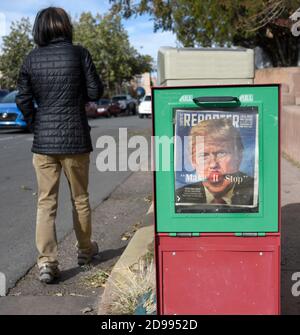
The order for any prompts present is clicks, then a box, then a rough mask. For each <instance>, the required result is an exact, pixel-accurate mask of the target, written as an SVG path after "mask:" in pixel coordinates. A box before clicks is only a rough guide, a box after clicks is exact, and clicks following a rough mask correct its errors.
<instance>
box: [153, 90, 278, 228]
mask: <svg viewBox="0 0 300 335" xmlns="http://www.w3.org/2000/svg"><path fill="white" fill-rule="evenodd" d="M279 87H280V86H279V85H241V86H210V87H200V86H199V87H172V88H168V87H164V88H162V87H158V88H153V90H152V96H153V109H154V112H153V114H154V121H153V122H154V135H155V136H156V138H155V156H156V157H155V165H156V171H155V193H156V194H155V201H156V230H157V232H161V233H162V232H167V233H176V232H191V233H201V232H233V233H239V232H258V233H265V232H278V226H279V225H278V191H279V188H278V180H279V179H278V173H279V171H278V160H279V157H278V151H279V150H278V146H279V143H278V141H279V124H278V123H279V94H280V93H279V92H280V90H279ZM215 96H232V97H238V98H239V100H240V107H242V108H243V107H255V108H257V109H258V149H259V155H258V157H259V158H258V162H259V164H258V176H259V186H258V189H259V197H258V202H259V204H258V212H255V213H240V212H238V213H203V212H202V213H176V212H175V187H174V185H175V175H174V144H171V146H170V148H171V149H170V157H171V165H170V167H167V166H161V165H162V161H163V157H162V155H163V154H165V152H163V151H162V150H158V148H159V138H161V137H163V136H167V137H168V138H169V139H171V138H172V137H173V136H174V118H173V116H174V115H173V113H174V108H195V107H197V106H196V105H195V103H194V101H193V98H195V97H215ZM230 108H231V107H230ZM164 168H165V171H164ZM168 169H169V170H168Z"/></svg>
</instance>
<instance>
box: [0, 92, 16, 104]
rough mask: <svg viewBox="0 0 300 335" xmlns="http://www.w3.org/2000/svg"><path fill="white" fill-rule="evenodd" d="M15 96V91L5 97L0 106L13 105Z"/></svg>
mask: <svg viewBox="0 0 300 335" xmlns="http://www.w3.org/2000/svg"><path fill="white" fill-rule="evenodd" d="M16 95H17V91H13V92H11V93H8V94H7V95H6V96H5V97H3V98H2V100H1V101H0V103H1V104H7V103H15V102H16Z"/></svg>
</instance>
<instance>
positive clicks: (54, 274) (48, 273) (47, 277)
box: [39, 264, 60, 284]
mask: <svg viewBox="0 0 300 335" xmlns="http://www.w3.org/2000/svg"><path fill="white" fill-rule="evenodd" d="M39 272H40V273H39V279H40V282H41V283H45V284H50V283H52V282H53V281H54V280H55V279H57V278H59V277H60V271H59V268H58V267H57V266H53V265H49V264H42V265H41V266H39Z"/></svg>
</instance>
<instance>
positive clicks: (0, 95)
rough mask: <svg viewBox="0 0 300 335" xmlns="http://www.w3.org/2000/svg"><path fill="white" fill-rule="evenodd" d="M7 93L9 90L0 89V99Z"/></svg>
mask: <svg viewBox="0 0 300 335" xmlns="http://www.w3.org/2000/svg"><path fill="white" fill-rule="evenodd" d="M8 93H9V90H3V89H1V90H0V100H1V99H2V98H3V97H5V96H6V95H7V94H8Z"/></svg>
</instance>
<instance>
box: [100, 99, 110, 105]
mask: <svg viewBox="0 0 300 335" xmlns="http://www.w3.org/2000/svg"><path fill="white" fill-rule="evenodd" d="M109 103H110V101H109V100H108V99H100V100H99V104H100V105H109Z"/></svg>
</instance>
